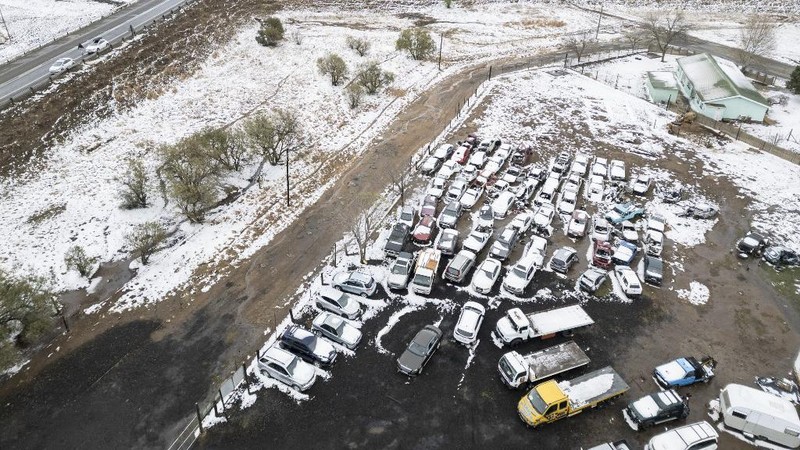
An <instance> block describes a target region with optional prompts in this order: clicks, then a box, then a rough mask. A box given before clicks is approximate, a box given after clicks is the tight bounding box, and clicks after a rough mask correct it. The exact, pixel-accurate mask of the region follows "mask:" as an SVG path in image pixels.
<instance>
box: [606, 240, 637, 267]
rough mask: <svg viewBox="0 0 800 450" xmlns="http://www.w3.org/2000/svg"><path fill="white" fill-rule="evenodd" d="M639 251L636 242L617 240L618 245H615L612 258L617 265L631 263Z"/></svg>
mask: <svg viewBox="0 0 800 450" xmlns="http://www.w3.org/2000/svg"><path fill="white" fill-rule="evenodd" d="M638 251H639V249H638V248H637V247H636V244H632V243H630V242H628V241H622V240H621V241H619V242H617V245H616V246H615V247H614V254H613V256H612V257H611V260H612V261H613V262H614V264H617V265H622V264H624V265H630V263H631V262H632V261H633V258H635V257H636V253H637V252H638Z"/></svg>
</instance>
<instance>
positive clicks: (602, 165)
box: [592, 158, 608, 178]
mask: <svg viewBox="0 0 800 450" xmlns="http://www.w3.org/2000/svg"><path fill="white" fill-rule="evenodd" d="M592 175H597V176H599V177H602V178H605V177H606V176H608V160H607V159H605V158H596V159H595V160H594V164H592Z"/></svg>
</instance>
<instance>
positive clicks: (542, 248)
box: [522, 236, 547, 268]
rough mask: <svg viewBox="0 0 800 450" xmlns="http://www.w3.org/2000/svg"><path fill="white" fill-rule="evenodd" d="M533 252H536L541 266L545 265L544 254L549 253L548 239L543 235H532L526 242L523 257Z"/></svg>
mask: <svg viewBox="0 0 800 450" xmlns="http://www.w3.org/2000/svg"><path fill="white" fill-rule="evenodd" d="M531 254H536V255H538V256H537V259H538V265H539V267H540V268H541V267H542V266H544V256H545V255H546V254H547V239H545V238H543V237H541V236H531V240H530V241H528V243H527V244H525V249H524V250H523V251H522V257H523V258H524V257H526V256H528V255H531Z"/></svg>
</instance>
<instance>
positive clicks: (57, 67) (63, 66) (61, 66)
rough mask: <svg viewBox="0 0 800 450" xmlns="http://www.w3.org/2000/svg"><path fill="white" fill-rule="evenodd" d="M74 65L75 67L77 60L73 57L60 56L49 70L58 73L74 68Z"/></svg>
mask: <svg viewBox="0 0 800 450" xmlns="http://www.w3.org/2000/svg"><path fill="white" fill-rule="evenodd" d="M73 67H75V60H73V59H72V58H59V59H57V60H56V62H54V63H53V65H52V66H50V69H48V71H49V72H50V73H52V74H57V73H62V72H66V71H68V70H69V69H72V68H73Z"/></svg>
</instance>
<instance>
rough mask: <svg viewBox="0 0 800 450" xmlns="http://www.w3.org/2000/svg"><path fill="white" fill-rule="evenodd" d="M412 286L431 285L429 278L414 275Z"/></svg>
mask: <svg viewBox="0 0 800 450" xmlns="http://www.w3.org/2000/svg"><path fill="white" fill-rule="evenodd" d="M414 284H418V285H421V286H428V285H429V284H431V277H429V276H427V275H421V274H416V275H414Z"/></svg>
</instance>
